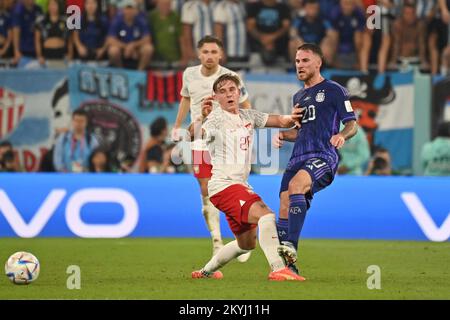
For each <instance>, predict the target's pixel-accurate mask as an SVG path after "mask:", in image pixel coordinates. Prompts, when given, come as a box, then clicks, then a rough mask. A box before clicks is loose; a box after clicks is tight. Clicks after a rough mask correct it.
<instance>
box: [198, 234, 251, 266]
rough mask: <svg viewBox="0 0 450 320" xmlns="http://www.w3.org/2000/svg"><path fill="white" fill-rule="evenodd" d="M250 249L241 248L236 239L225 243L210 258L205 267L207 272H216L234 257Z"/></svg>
mask: <svg viewBox="0 0 450 320" xmlns="http://www.w3.org/2000/svg"><path fill="white" fill-rule="evenodd" d="M248 251H249V250H242V249H241V248H239V246H238V243H237V241H236V240H233V241H231V242H228V243H227V244H226V245H224V246H223V247H222V248H221V249H220V250H219V252H217V254H216V255H215V256H214V257H212V258H211V260H209V262H208V263H207V264H206V265H205V267H204V268H203V270H204V271H206V272H210V273H211V272H214V271H217V270H218V269H220V268H221V267H223V266H224V265H226V264H227V263H228V262H230V261H231V260H233V259H234V258H236V257H238V256H240V255H241V254H243V253H247V252H248Z"/></svg>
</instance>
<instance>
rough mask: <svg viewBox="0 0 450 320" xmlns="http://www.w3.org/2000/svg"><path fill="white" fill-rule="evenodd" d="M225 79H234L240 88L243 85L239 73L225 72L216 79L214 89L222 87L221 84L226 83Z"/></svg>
mask: <svg viewBox="0 0 450 320" xmlns="http://www.w3.org/2000/svg"><path fill="white" fill-rule="evenodd" d="M225 81H233V82H234V83H235V84H236V86H237V87H238V88H240V86H241V79H239V77H238V76H237V75H235V74H232V73H225V74H223V75H221V76H220V77H218V78H217V79H216V81H214V84H213V91H214V92H217V90H218V89H219V87H220V84H222V83H224V82H225Z"/></svg>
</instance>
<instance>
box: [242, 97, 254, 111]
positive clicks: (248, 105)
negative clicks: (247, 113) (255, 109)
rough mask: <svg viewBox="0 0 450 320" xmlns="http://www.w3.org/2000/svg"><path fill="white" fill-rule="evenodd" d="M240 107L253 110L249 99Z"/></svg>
mask: <svg viewBox="0 0 450 320" xmlns="http://www.w3.org/2000/svg"><path fill="white" fill-rule="evenodd" d="M239 106H240V107H241V108H242V109H251V108H252V105H251V103H250V100H248V99H246V100H245V101H244V102H242V103H240V104H239Z"/></svg>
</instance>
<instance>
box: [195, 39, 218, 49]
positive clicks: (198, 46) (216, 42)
mask: <svg viewBox="0 0 450 320" xmlns="http://www.w3.org/2000/svg"><path fill="white" fill-rule="evenodd" d="M205 43H215V44H217V45H218V46H219V48H220V49H223V42H222V41H221V40H220V39H219V38H216V37H213V36H204V37H203V38H201V39H200V41H199V42H198V43H197V49H200V48H201V47H203V45H204V44H205Z"/></svg>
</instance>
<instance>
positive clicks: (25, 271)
mask: <svg viewBox="0 0 450 320" xmlns="http://www.w3.org/2000/svg"><path fill="white" fill-rule="evenodd" d="M40 269H41V268H40V264H39V260H38V259H37V258H36V257H35V256H34V255H32V254H31V253H28V252H22V251H20V252H16V253H14V254H13V255H12V256H11V257H9V259H8V261H6V263H5V273H6V276H7V277H8V278H9V280H11V282H12V283H14V284H29V283H31V282H33V281H35V280H36V279H37V278H38V277H39V271H40Z"/></svg>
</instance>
